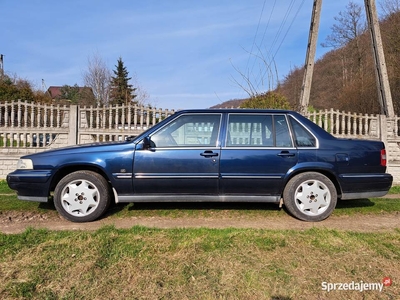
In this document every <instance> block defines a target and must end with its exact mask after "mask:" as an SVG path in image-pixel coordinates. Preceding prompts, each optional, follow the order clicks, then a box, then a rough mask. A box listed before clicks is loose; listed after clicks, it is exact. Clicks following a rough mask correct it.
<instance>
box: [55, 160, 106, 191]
mask: <svg viewBox="0 0 400 300" xmlns="http://www.w3.org/2000/svg"><path fill="white" fill-rule="evenodd" d="M76 171H92V172H95V173H98V174H100V175H101V176H103V177H104V178H105V179H106V181H107V182H108V185H109V187H110V189H111V187H112V186H111V183H110V179H109V178H108V176H107V174H106V172H105V171H104V170H103V169H102V168H100V167H99V166H94V165H68V166H64V167H62V168H59V169H58V170H57V172H56V173H55V174H54V176H53V177H52V180H51V184H50V192H54V189H55V188H56V185H57V184H58V182H59V181H60V180H61V179H62V178H63V177H65V176H66V175H68V174H71V173H73V172H76Z"/></svg>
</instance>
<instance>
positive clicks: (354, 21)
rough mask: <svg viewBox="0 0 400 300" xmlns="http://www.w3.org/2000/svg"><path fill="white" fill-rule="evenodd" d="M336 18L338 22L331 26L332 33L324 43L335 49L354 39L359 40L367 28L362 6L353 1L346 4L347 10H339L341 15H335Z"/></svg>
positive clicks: (325, 45)
mask: <svg viewBox="0 0 400 300" xmlns="http://www.w3.org/2000/svg"><path fill="white" fill-rule="evenodd" d="M334 19H335V21H336V22H337V24H334V25H333V26H332V27H331V29H332V33H331V34H330V35H328V36H327V38H326V42H325V43H323V44H322V46H324V47H333V48H334V49H337V48H341V47H344V46H345V45H347V44H349V43H351V42H353V41H357V40H358V37H359V36H360V35H361V34H362V33H363V32H364V31H365V29H366V25H365V19H364V18H363V14H362V7H361V6H360V5H359V4H357V3H354V2H352V1H350V2H349V4H348V5H347V6H346V10H345V11H341V12H339V16H337V17H334Z"/></svg>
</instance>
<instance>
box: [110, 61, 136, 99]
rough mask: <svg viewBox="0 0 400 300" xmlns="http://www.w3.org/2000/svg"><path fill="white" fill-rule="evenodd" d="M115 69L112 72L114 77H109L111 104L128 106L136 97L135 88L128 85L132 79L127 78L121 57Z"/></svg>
mask: <svg viewBox="0 0 400 300" xmlns="http://www.w3.org/2000/svg"><path fill="white" fill-rule="evenodd" d="M115 67H116V70H113V72H114V75H115V76H113V77H111V89H110V100H111V104H118V105H120V104H129V103H131V102H132V101H134V98H135V97H136V94H135V91H136V88H133V87H132V85H131V84H129V80H131V79H132V78H131V77H128V74H129V72H128V71H127V70H126V67H125V66H124V62H123V61H122V58H121V57H120V58H119V59H118V63H117V65H116V66H115Z"/></svg>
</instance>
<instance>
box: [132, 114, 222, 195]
mask: <svg viewBox="0 0 400 300" xmlns="http://www.w3.org/2000/svg"><path fill="white" fill-rule="evenodd" d="M220 124H221V113H188V114H183V115H180V116H178V117H177V118H175V119H173V120H172V121H171V122H169V123H168V124H166V125H165V126H163V127H162V128H160V129H159V130H157V131H156V132H154V133H153V134H152V135H151V136H150V137H149V139H150V140H151V144H152V146H151V148H150V149H142V150H136V152H135V157H134V165H133V171H134V178H133V180H134V182H133V186H134V192H135V194H136V195H138V194H152V195H161V194H163V195H179V194H180V195H217V194H218V179H219V159H220V143H219V141H218V136H219V129H220Z"/></svg>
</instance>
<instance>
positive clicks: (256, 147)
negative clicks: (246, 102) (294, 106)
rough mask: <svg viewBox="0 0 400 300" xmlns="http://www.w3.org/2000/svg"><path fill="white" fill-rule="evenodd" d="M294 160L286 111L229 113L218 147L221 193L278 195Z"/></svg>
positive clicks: (296, 156)
mask: <svg viewBox="0 0 400 300" xmlns="http://www.w3.org/2000/svg"><path fill="white" fill-rule="evenodd" d="M297 160H298V153H297V150H296V148H295V147H294V146H293V141H292V137H291V134H290V130H289V126H288V121H287V118H286V115H285V114H268V113H260V114H254V113H247V114H246V113H231V114H229V116H228V120H227V128H226V139H225V143H224V145H223V147H222V149H221V164H220V172H221V194H224V195H248V196H251V195H266V196H276V195H279V194H280V193H281V191H282V188H283V177H284V176H285V174H286V173H287V172H288V170H289V169H290V168H291V167H293V166H294V165H295V164H296V163H297Z"/></svg>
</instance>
